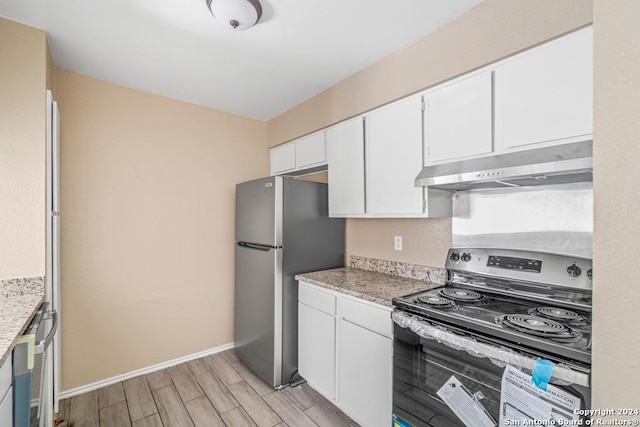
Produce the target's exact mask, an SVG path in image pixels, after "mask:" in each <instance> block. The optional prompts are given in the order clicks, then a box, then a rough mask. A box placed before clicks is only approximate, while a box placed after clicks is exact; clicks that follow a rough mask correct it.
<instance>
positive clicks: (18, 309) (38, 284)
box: [0, 277, 44, 365]
mask: <svg viewBox="0 0 640 427" xmlns="http://www.w3.org/2000/svg"><path fill="white" fill-rule="evenodd" d="M42 301H44V279H43V278H42V277H30V278H25V279H9V280H0V365H2V364H3V363H4V361H5V360H6V359H7V357H8V356H9V355H10V354H11V350H12V349H13V345H14V344H15V342H16V339H18V337H19V336H20V334H21V333H22V331H23V330H24V329H25V328H26V327H27V325H29V321H30V320H31V318H32V317H33V315H34V314H35V313H36V309H37V308H38V307H40V304H41V303H42Z"/></svg>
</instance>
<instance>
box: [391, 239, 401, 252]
mask: <svg viewBox="0 0 640 427" xmlns="http://www.w3.org/2000/svg"><path fill="white" fill-rule="evenodd" d="M393 249H395V250H396V251H401V250H402V236H393Z"/></svg>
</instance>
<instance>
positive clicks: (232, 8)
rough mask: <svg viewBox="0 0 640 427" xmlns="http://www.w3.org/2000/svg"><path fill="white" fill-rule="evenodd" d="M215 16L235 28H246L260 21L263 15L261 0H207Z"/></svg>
mask: <svg viewBox="0 0 640 427" xmlns="http://www.w3.org/2000/svg"><path fill="white" fill-rule="evenodd" d="M207 6H209V10H211V13H212V14H213V16H214V18H216V19H217V20H219V21H221V22H222V23H223V24H225V25H228V26H229V28H232V29H234V30H246V29H247V28H251V27H253V26H254V25H256V24H257V23H258V21H259V20H260V17H261V16H262V5H261V4H260V1H259V0H207Z"/></svg>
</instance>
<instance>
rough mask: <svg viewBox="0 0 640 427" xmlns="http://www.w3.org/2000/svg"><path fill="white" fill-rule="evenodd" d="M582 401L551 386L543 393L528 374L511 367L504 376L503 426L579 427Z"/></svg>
mask: <svg viewBox="0 0 640 427" xmlns="http://www.w3.org/2000/svg"><path fill="white" fill-rule="evenodd" d="M579 409H580V398H579V397H577V396H574V395H572V394H570V393H567V392H566V391H564V390H562V389H561V388H559V387H556V386H553V385H551V384H549V385H548V386H547V391H542V390H541V389H540V388H538V387H537V386H536V385H535V384H534V383H533V381H531V375H527V374H525V373H524V372H522V371H521V370H519V369H517V368H514V367H513V366H507V367H506V369H505V370H504V374H503V375H502V393H501V395H500V427H502V426H526V425H578V423H579V421H578V420H579V418H580V416H579V415H577V412H578V410H579Z"/></svg>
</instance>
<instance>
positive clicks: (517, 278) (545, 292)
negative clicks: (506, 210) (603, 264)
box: [393, 248, 592, 364]
mask: <svg viewBox="0 0 640 427" xmlns="http://www.w3.org/2000/svg"><path fill="white" fill-rule="evenodd" d="M446 269H447V281H446V283H445V285H444V286H441V287H438V288H434V289H430V290H428V291H424V292H419V293H415V294H411V295H407V296H403V297H399V298H395V299H394V300H393V304H394V306H395V307H396V308H397V309H399V310H402V311H405V312H408V313H411V314H415V315H418V316H421V317H424V318H427V319H433V320H435V321H438V322H442V323H444V324H449V325H452V326H457V327H462V328H464V329H467V330H469V331H474V332H477V333H479V334H482V335H484V336H489V337H494V338H497V339H499V340H501V341H506V342H512V343H515V344H518V345H521V346H525V347H529V348H532V349H535V350H539V351H542V352H544V353H546V354H551V355H556V356H558V358H560V359H564V360H569V361H578V362H581V363H584V364H590V363H591V289H592V286H591V278H592V263H591V260H589V259H585V258H578V257H571V256H565V255H557V254H548V253H538V252H530V251H514V250H500V249H486V248H482V249H469V248H467V249H451V250H450V251H449V254H448V258H447V262H446Z"/></svg>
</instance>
